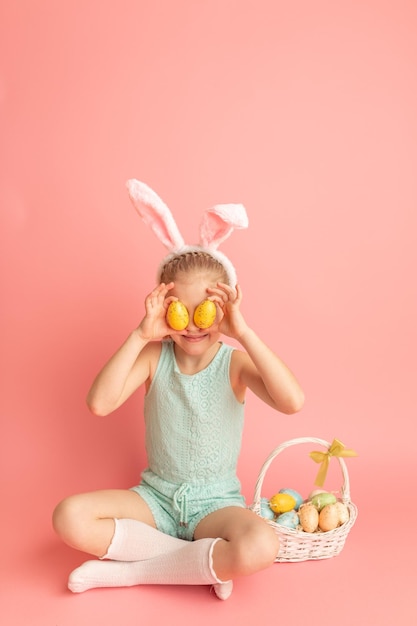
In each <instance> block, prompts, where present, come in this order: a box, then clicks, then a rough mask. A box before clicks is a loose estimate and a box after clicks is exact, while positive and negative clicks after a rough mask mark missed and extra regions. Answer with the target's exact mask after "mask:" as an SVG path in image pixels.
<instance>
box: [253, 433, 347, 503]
mask: <svg viewBox="0 0 417 626" xmlns="http://www.w3.org/2000/svg"><path fill="white" fill-rule="evenodd" d="M301 443H317V444H319V445H321V446H324V447H325V448H330V445H331V444H330V443H329V442H328V441H326V440H325V439H317V438H316V437H299V438H298V439H290V440H288V441H284V443H282V444H281V445H279V446H277V447H276V448H275V450H273V451H272V452H271V454H270V455H269V456H268V458H267V459H266V460H265V462H264V464H263V465H262V467H261V471H260V472H259V476H258V479H257V481H256V485H255V493H254V496H253V506H254V507H259V506H260V502H261V490H262V485H263V482H264V478H265V474H266V472H267V471H268V468H269V466H270V465H271V463H272V461H273V460H274V459H275V457H277V456H278V454H280V453H281V452H282V451H283V450H285V449H286V448H289V447H291V446H296V445H299V444H301ZM336 458H337V460H338V461H339V465H340V469H341V471H342V476H343V481H344V482H343V485H342V488H341V499H342V502H344V503H345V504H346V503H347V502H350V484H349V474H348V470H347V467H346V463H345V461H344V459H343V458H341V457H336Z"/></svg>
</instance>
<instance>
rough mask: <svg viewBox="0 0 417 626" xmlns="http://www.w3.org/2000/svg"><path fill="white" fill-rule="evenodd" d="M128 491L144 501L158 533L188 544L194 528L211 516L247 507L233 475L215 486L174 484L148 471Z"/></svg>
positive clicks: (196, 483)
mask: <svg viewBox="0 0 417 626" xmlns="http://www.w3.org/2000/svg"><path fill="white" fill-rule="evenodd" d="M131 491H135V492H136V493H138V494H139V495H140V496H141V497H142V498H143V499H144V500H145V502H146V504H147V505H148V506H149V508H150V510H151V512H152V515H153V517H154V520H155V524H156V527H157V529H158V530H160V531H161V532H163V533H165V534H167V535H172V536H173V537H178V538H179V539H187V540H188V541H192V540H193V538H194V532H195V529H196V527H197V525H198V524H199V523H200V522H201V520H202V519H204V518H205V517H206V516H207V515H209V514H210V513H214V512H215V511H218V510H219V509H224V508H225V507H229V506H238V507H241V508H246V503H245V499H244V497H243V496H242V494H241V493H240V491H241V485H240V482H239V480H238V478H237V477H236V476H233V477H231V478H228V479H225V480H219V481H217V482H216V483H205V482H203V481H200V482H193V483H182V484H176V483H170V482H168V481H166V480H164V479H162V478H160V477H159V476H158V475H157V474H154V473H153V472H152V471H151V470H149V469H147V470H145V471H144V472H143V473H142V481H141V483H140V484H139V485H137V486H136V487H132V488H131Z"/></svg>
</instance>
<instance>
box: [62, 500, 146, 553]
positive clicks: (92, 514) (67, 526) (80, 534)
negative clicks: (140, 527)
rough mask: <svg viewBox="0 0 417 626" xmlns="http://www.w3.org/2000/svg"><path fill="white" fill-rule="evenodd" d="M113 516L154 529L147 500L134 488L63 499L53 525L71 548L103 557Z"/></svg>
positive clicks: (106, 548) (113, 522)
mask: <svg viewBox="0 0 417 626" xmlns="http://www.w3.org/2000/svg"><path fill="white" fill-rule="evenodd" d="M115 518H117V519H123V518H124V519H129V520H137V521H140V522H143V523H144V524H146V525H148V526H151V527H153V528H155V521H154V519H153V516H152V513H151V511H150V509H149V507H148V505H147V504H146V502H145V501H144V500H143V499H142V498H141V497H140V496H139V495H138V494H137V493H135V492H134V491H128V490H122V489H110V490H105V491H94V492H91V493H83V494H79V495H75V496H70V497H69V498H66V499H65V500H63V501H62V502H61V503H60V504H58V506H57V507H56V509H55V511H54V513H53V525H54V528H55V531H56V532H57V534H58V535H59V537H60V538H61V539H62V540H63V541H64V542H65V543H66V544H68V545H69V546H71V547H72V548H76V549H77V550H81V551H83V552H88V553H89V554H94V555H95V556H98V557H104V556H105V555H107V551H108V548H109V546H110V544H111V541H112V539H113V536H114V534H115ZM150 530H151V529H150Z"/></svg>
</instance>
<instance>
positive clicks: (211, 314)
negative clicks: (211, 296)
mask: <svg viewBox="0 0 417 626" xmlns="http://www.w3.org/2000/svg"><path fill="white" fill-rule="evenodd" d="M216 315H217V309H216V305H215V304H214V302H213V301H212V300H204V301H203V302H202V303H201V304H199V305H198V307H197V308H196V310H195V311H194V324H195V325H196V326H198V328H210V326H212V325H213V324H214V320H215V319H216Z"/></svg>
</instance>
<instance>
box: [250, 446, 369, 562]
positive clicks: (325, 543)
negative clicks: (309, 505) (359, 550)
mask: <svg viewBox="0 0 417 626" xmlns="http://www.w3.org/2000/svg"><path fill="white" fill-rule="evenodd" d="M304 443H315V444H319V445H322V446H324V447H325V448H327V449H328V448H329V447H330V443H328V442H327V441H325V440H324V439H316V438H315V437H300V438H298V439H290V440H289V441H286V442H284V443H282V444H281V445H280V446H278V447H277V448H275V450H273V451H272V452H271V454H270V455H269V456H268V458H267V459H266V461H265V463H264V464H263V466H262V468H261V471H260V473H259V476H258V480H257V482H256V486H255V493H254V499H253V503H252V504H251V505H250V507H249V508H250V509H251V510H252V511H254V512H255V513H257V514H258V515H260V514H261V490H262V485H263V481H264V478H265V474H266V472H267V470H268V468H269V466H270V465H271V463H272V461H273V460H274V459H275V457H277V456H278V454H280V453H281V452H282V451H283V450H285V449H286V448H288V447H290V446H295V445H298V444H304ZM336 458H337V460H338V461H339V465H340V469H341V471H342V476H343V481H344V482H343V485H342V487H341V490H340V494H341V495H340V500H341V501H342V502H343V503H344V504H345V505H346V506H347V508H348V510H349V520H348V521H347V522H345V524H343V525H342V526H339V527H338V528H335V529H334V530H330V531H327V532H320V531H316V532H315V533H307V532H304V531H303V530H293V529H291V528H286V527H285V526H282V525H280V524H277V523H276V522H275V521H274V520H267V521H268V523H269V524H271V526H273V527H274V529H275V531H276V532H277V534H278V536H279V539H280V549H279V552H278V555H277V557H276V559H275V561H276V562H279V563H296V562H298V561H308V560H318V559H329V558H331V557H333V556H336V555H338V554H339V553H340V552H341V550H342V548H343V546H344V544H345V541H346V537H347V535H348V533H349V531H350V529H351V528H352V526H353V524H354V523H355V520H356V517H357V514H358V510H357V508H356V506H355V505H354V504H353V503H352V502H351V501H350V488H349V475H348V472H347V468H346V464H345V462H344V460H343V458H340V457H336Z"/></svg>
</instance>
